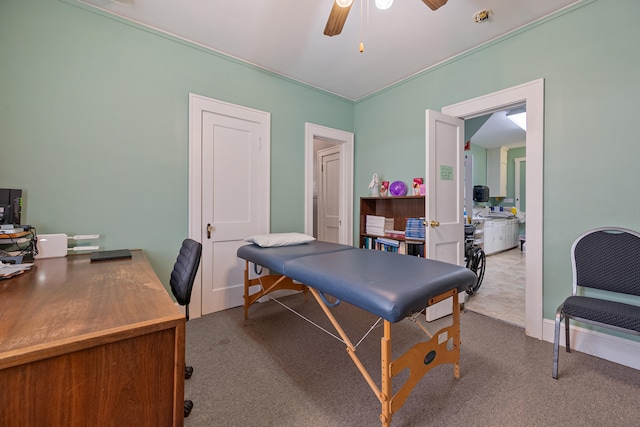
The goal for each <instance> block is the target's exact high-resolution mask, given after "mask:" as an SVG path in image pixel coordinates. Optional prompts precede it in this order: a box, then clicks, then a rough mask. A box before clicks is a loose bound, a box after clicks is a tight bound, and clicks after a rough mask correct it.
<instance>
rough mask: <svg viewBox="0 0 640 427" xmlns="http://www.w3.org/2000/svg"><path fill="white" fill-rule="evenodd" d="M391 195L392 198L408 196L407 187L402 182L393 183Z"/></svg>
mask: <svg viewBox="0 0 640 427" xmlns="http://www.w3.org/2000/svg"><path fill="white" fill-rule="evenodd" d="M389 193H391V195H392V196H406V195H407V185H406V184H405V183H404V182H402V181H393V182H392V183H391V185H390V186H389Z"/></svg>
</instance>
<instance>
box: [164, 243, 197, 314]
mask: <svg viewBox="0 0 640 427" xmlns="http://www.w3.org/2000/svg"><path fill="white" fill-rule="evenodd" d="M201 254H202V245H201V244H200V243H198V242H196V241H195V240H192V239H185V240H184V241H183V242H182V247H181V248H180V253H179V254H178V259H177V260H176V263H175V264H174V266H173V271H172V272H171V280H170V281H169V285H171V292H172V293H173V296H175V297H176V300H177V301H178V304H180V305H184V306H185V310H186V317H187V320H189V303H190V302H191V290H192V289H193V281H194V279H195V278H196V273H197V272H198V266H199V265H200V255H201Z"/></svg>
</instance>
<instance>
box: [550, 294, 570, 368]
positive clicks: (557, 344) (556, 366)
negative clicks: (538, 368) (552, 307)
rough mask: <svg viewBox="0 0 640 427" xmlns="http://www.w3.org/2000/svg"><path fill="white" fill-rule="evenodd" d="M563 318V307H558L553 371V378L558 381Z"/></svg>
mask: <svg viewBox="0 0 640 427" xmlns="http://www.w3.org/2000/svg"><path fill="white" fill-rule="evenodd" d="M562 318H563V315H562V305H561V306H560V307H558V311H556V326H555V332H554V334H553V370H552V372H551V376H552V377H553V378H555V379H558V353H559V352H560V351H559V350H560V323H561V322H562ZM565 324H567V325H568V321H567V319H565ZM567 345H568V344H567Z"/></svg>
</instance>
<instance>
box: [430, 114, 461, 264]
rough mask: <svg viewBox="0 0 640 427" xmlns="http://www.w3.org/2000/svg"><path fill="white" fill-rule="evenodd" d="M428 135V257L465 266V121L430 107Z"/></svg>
mask: <svg viewBox="0 0 640 427" xmlns="http://www.w3.org/2000/svg"><path fill="white" fill-rule="evenodd" d="M425 134H426V137H427V147H426V149H425V152H426V169H427V170H426V176H427V188H428V189H427V194H426V197H425V204H426V206H425V213H426V217H425V219H426V227H427V229H426V233H425V236H426V239H427V254H426V256H427V257H428V258H431V259H437V260H439V261H445V262H450V263H452V264H458V265H463V264H464V253H463V252H464V221H463V209H464V207H463V182H464V166H463V165H464V121H463V120H461V119H458V118H455V117H451V116H447V115H445V114H442V113H439V112H437V111H432V110H427V112H426V133H425Z"/></svg>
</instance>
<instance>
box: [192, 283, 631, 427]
mask: <svg viewBox="0 0 640 427" xmlns="http://www.w3.org/2000/svg"><path fill="white" fill-rule="evenodd" d="M286 301H287V303H288V304H289V305H291V306H292V307H295V308H296V310H298V311H301V312H303V313H304V314H305V316H308V317H309V318H310V319H313V320H314V321H317V323H319V324H320V325H322V326H323V327H325V328H327V329H330V330H331V331H332V332H333V330H332V329H331V326H330V324H329V323H328V321H327V320H326V318H325V317H324V314H322V313H321V311H320V309H319V307H318V305H317V304H316V302H315V301H314V300H313V298H311V297H310V298H309V300H308V301H305V300H304V297H303V296H302V295H295V296H291V297H288V298H286ZM334 314H335V316H336V318H338V320H339V321H340V322H341V324H342V326H343V327H344V328H345V331H346V332H347V334H348V335H349V336H350V338H351V340H352V341H354V343H355V342H357V341H358V340H359V338H360V337H361V336H362V335H363V334H365V333H366V331H367V330H368V329H369V327H370V326H371V324H373V322H374V321H375V319H374V318H373V317H372V316H370V315H368V314H367V313H365V312H363V311H362V310H359V309H356V308H354V307H352V306H349V305H347V304H340V305H339V306H338V307H336V308H335V309H334ZM439 322H440V325H429V327H430V329H433V332H435V331H436V330H438V329H439V328H440V327H441V323H442V322H449V320H448V319H445V320H443V321H439ZM435 323H438V322H435ZM461 330H462V331H461V334H462V338H461V341H462V346H461V360H460V373H461V375H460V379H459V380H456V379H455V378H454V376H453V367H452V366H451V365H442V366H438V367H436V368H435V369H433V370H432V371H431V372H429V373H427V375H426V376H425V377H424V378H423V379H422V380H421V382H420V383H419V384H418V386H417V387H416V388H415V389H414V390H413V392H412V393H411V395H410V396H409V398H408V399H407V402H406V403H405V405H404V406H403V407H402V408H401V409H400V411H399V412H398V413H396V414H395V415H394V416H393V423H392V426H393V427H401V426H404V427H408V426H549V425H557V426H613V425H624V426H632V425H633V426H637V425H640V409H639V408H638V398H639V396H640V395H639V393H638V392H639V391H640V371H637V370H634V369H631V368H628V367H624V366H621V365H617V364H615V363H611V362H608V361H604V360H602V359H598V358H595V357H591V356H588V355H585V354H581V353H576V352H573V353H566V352H565V351H564V349H561V353H560V378H559V380H554V379H553V378H551V361H552V345H551V344H550V343H547V342H543V341H539V340H536V339H532V338H529V337H526V336H525V334H524V330H523V329H521V328H518V327H515V326H512V325H509V324H506V323H503V322H500V321H497V320H494V319H491V318H488V317H485V316H482V315H480V314H476V313H472V312H465V313H462V315H461ZM381 333H382V331H381V330H380V328H377V329H376V330H375V331H374V332H373V333H372V334H371V335H370V336H369V337H368V338H367V339H366V340H365V341H364V342H363V343H362V344H360V346H359V347H358V350H357V353H358V355H359V357H360V358H361V359H362V361H363V363H364V364H365V366H366V367H367V369H368V370H369V372H370V374H371V376H372V377H373V379H374V380H375V381H376V384H377V385H378V386H379V381H380V368H379V364H380V361H379V357H380V340H379V337H380V336H381ZM393 334H394V336H393V345H394V355H397V354H398V352H402V351H404V349H406V348H408V347H410V346H411V345H413V344H414V343H416V342H418V340H423V337H424V333H423V332H421V331H420V330H419V329H417V328H416V326H415V325H414V324H412V322H408V321H403V322H401V323H399V324H395V325H394V328H393ZM186 357H187V363H188V364H190V365H192V366H193V368H194V370H195V372H194V374H193V377H192V378H191V379H190V380H187V381H186V382H185V397H186V398H189V399H191V400H193V402H194V409H193V412H192V413H191V415H190V416H189V418H187V419H186V420H185V426H187V427H204V426H314V427H315V426H350V427H351V426H354V427H355V426H378V425H380V422H379V419H378V417H379V414H380V404H379V402H378V399H377V398H376V396H375V395H374V394H373V392H372V390H371V388H369V385H368V384H367V383H366V382H365V380H364V379H363V377H362V376H361V375H360V372H359V371H358V370H357V368H356V367H355V365H354V364H353V362H352V361H351V359H350V358H349V357H348V355H347V353H346V351H345V346H344V345H343V344H342V343H340V342H339V341H337V340H335V339H334V338H332V337H331V336H329V335H327V334H326V333H324V332H322V331H321V330H319V329H317V328H315V327H314V326H312V325H310V324H308V323H307V322H306V321H304V320H302V319H300V318H299V317H298V316H296V315H295V314H293V313H291V312H289V311H287V310H286V309H284V308H282V307H280V306H279V305H277V304H276V303H274V302H268V303H262V304H257V305H254V306H253V307H252V308H251V309H250V311H249V320H246V321H245V320H244V319H243V310H242V309H241V308H235V309H231V310H226V311H223V312H219V313H215V314H211V315H207V316H203V317H201V318H198V319H193V320H191V321H189V322H188V323H187V351H186Z"/></svg>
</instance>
